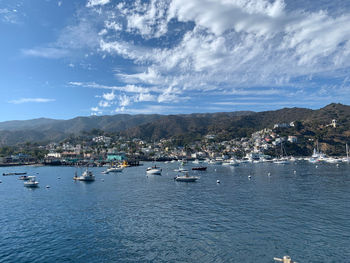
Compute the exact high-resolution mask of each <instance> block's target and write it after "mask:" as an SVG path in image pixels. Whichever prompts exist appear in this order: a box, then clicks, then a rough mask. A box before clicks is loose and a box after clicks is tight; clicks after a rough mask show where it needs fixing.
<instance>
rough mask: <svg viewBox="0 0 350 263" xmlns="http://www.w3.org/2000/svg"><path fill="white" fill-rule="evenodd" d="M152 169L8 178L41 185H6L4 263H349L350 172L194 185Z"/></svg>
mask: <svg viewBox="0 0 350 263" xmlns="http://www.w3.org/2000/svg"><path fill="white" fill-rule="evenodd" d="M151 165H152V164H151V163H145V164H144V166H140V167H132V168H127V169H124V171H123V172H122V173H116V174H108V175H107V174H106V175H104V174H101V171H103V170H104V169H103V168H91V170H92V171H93V172H94V174H95V175H96V181H95V182H92V183H86V182H74V181H73V180H72V177H73V175H74V172H75V171H76V170H77V169H76V168H73V167H11V168H0V173H1V174H2V173H4V172H13V171H17V172H21V171H26V172H28V175H36V176H37V178H38V181H39V182H40V187H39V188H37V189H28V188H25V187H24V186H23V181H20V180H18V179H17V178H18V176H1V178H0V180H1V181H2V183H1V184H0V262H16V263H17V262H56V263H58V262H84V263H85V262H240V263H241V262H259V263H261V262H274V261H273V257H282V256H284V255H290V256H291V257H292V259H293V260H295V261H297V262H337V263H339V262H350V165H348V164H341V165H339V166H338V167H337V166H336V165H334V164H319V165H318V166H317V167H316V166H315V165H312V164H309V163H296V164H289V165H276V164H241V165H240V166H238V167H224V166H208V170H207V171H206V172H191V173H193V174H196V175H198V176H200V179H199V180H198V181H197V182H196V183H182V182H175V181H174V180H173V178H174V176H175V175H176V173H175V172H174V171H173V170H174V169H176V168H178V164H177V163H169V164H164V163H157V165H159V166H160V167H162V169H163V173H162V175H161V176H158V175H154V176H148V177H147V176H146V173H145V170H146V168H147V167H148V166H151ZM191 166H192V165H188V167H189V168H190V167H191ZM77 171H78V172H81V170H80V169H78V170H77ZM268 173H270V176H268ZM249 175H251V178H250V179H249V178H248V176H249ZM217 180H220V184H217V183H216V181H217ZM46 185H49V186H50V188H46V187H45V186H46Z"/></svg>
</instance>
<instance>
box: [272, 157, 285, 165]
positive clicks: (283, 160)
mask: <svg viewBox="0 0 350 263" xmlns="http://www.w3.org/2000/svg"><path fill="white" fill-rule="evenodd" d="M273 163H275V164H289V160H288V158H279V159H274V161H273Z"/></svg>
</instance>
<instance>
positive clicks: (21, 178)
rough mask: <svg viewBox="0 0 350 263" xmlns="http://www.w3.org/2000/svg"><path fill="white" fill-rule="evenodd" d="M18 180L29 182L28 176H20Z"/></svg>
mask: <svg viewBox="0 0 350 263" xmlns="http://www.w3.org/2000/svg"><path fill="white" fill-rule="evenodd" d="M18 180H24V181H27V180H29V176H28V175H21V176H20V177H18Z"/></svg>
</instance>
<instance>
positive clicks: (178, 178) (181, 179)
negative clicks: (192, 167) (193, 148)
mask: <svg viewBox="0 0 350 263" xmlns="http://www.w3.org/2000/svg"><path fill="white" fill-rule="evenodd" d="M174 180H175V181H176V182H187V183H190V182H195V181H197V180H198V177H197V176H189V175H188V173H186V174H185V175H178V176H176V177H175V178H174Z"/></svg>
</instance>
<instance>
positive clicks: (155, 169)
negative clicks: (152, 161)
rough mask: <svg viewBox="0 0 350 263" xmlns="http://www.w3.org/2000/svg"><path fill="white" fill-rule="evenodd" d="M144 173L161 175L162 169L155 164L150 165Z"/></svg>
mask: <svg viewBox="0 0 350 263" xmlns="http://www.w3.org/2000/svg"><path fill="white" fill-rule="evenodd" d="M146 173H147V174H156V175H161V174H162V169H161V168H159V167H157V166H156V165H155V166H152V167H148V168H147V170H146Z"/></svg>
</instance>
